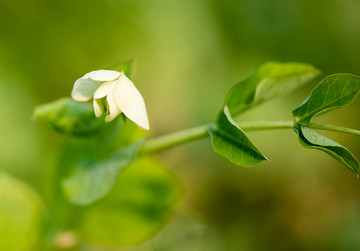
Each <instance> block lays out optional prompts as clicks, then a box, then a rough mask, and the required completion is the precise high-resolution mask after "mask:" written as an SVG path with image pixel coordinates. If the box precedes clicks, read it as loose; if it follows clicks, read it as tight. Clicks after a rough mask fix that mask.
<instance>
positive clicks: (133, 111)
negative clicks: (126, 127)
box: [113, 73, 149, 130]
mask: <svg viewBox="0 0 360 251" xmlns="http://www.w3.org/2000/svg"><path fill="white" fill-rule="evenodd" d="M113 93H114V98H115V102H116V104H117V106H118V107H119V109H121V111H122V112H123V113H124V114H125V115H126V117H128V118H129V119H130V120H132V121H133V122H135V123H136V124H137V125H138V126H140V127H141V128H143V129H145V130H149V120H148V117H147V114H146V108H145V102H144V99H143V97H142V96H141V94H140V92H139V91H138V90H137V89H136V87H135V86H134V84H133V83H132V82H131V80H130V79H128V78H127V77H126V76H125V74H124V73H122V74H121V75H120V77H119V79H118V80H117V81H116V84H115V86H114V89H113Z"/></svg>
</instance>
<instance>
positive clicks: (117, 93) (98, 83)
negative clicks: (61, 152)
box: [71, 70, 149, 130]
mask: <svg viewBox="0 0 360 251" xmlns="http://www.w3.org/2000/svg"><path fill="white" fill-rule="evenodd" d="M71 96H72V98H73V99H74V100H76V101H81V102H86V101H89V100H91V99H92V98H93V105H94V112H95V116H96V117H100V116H101V115H102V113H103V112H104V111H106V114H107V116H106V117H105V122H110V121H112V120H113V119H114V118H115V117H116V116H118V115H119V114H121V113H122V112H123V113H124V114H125V116H126V117H128V118H129V119H130V120H131V121H133V122H134V123H135V124H137V125H138V126H139V127H141V128H143V129H145V130H149V121H148V117H147V114H146V108H145V103H144V99H143V97H142V96H141V94H140V92H139V91H138V90H137V89H136V87H135V85H134V84H133V83H132V82H131V80H130V79H128V78H127V77H126V76H125V74H124V72H118V71H112V70H97V71H92V72H89V73H87V74H85V75H84V76H83V77H81V78H79V79H78V80H76V82H75V84H74V88H73V90H72V92H71Z"/></svg>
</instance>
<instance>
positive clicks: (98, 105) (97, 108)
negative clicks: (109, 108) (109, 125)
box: [93, 98, 105, 117]
mask: <svg viewBox="0 0 360 251" xmlns="http://www.w3.org/2000/svg"><path fill="white" fill-rule="evenodd" d="M93 106H94V112H95V116H96V117H100V116H101V114H102V113H103V111H104V109H105V104H104V100H103V99H95V98H94V101H93Z"/></svg>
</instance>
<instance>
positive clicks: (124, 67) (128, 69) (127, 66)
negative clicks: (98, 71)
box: [106, 59, 134, 78]
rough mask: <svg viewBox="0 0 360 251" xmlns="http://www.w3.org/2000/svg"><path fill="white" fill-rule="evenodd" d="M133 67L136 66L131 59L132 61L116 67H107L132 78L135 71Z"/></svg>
mask: <svg viewBox="0 0 360 251" xmlns="http://www.w3.org/2000/svg"><path fill="white" fill-rule="evenodd" d="M133 65H134V60H132V59H131V60H128V61H125V62H121V63H118V64H115V65H112V66H110V67H107V68H106V69H107V70H113V71H118V72H122V71H123V72H124V73H125V75H126V76H127V77H129V78H130V77H131V73H132V71H133Z"/></svg>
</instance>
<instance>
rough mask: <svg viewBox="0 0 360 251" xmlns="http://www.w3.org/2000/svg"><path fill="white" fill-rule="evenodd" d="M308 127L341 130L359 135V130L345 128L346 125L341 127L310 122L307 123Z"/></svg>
mask: <svg viewBox="0 0 360 251" xmlns="http://www.w3.org/2000/svg"><path fill="white" fill-rule="evenodd" d="M308 127H309V128H314V129H320V130H326V131H334V132H342V133H348V134H352V135H357V136H360V131H359V130H355V129H351V128H346V127H342V126H334V125H324V124H317V123H310V125H308Z"/></svg>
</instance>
